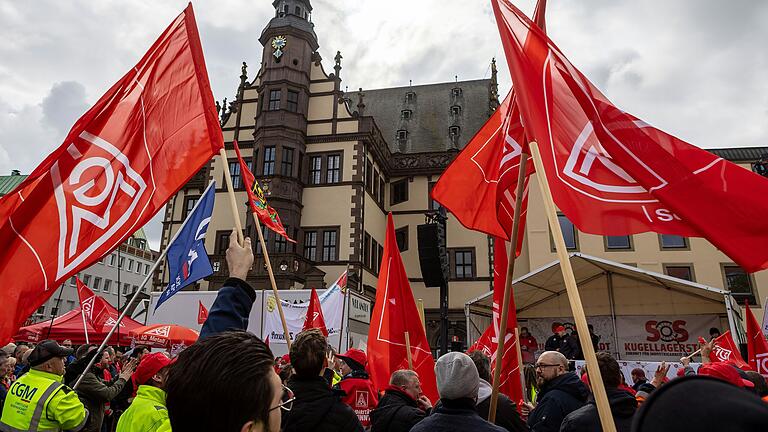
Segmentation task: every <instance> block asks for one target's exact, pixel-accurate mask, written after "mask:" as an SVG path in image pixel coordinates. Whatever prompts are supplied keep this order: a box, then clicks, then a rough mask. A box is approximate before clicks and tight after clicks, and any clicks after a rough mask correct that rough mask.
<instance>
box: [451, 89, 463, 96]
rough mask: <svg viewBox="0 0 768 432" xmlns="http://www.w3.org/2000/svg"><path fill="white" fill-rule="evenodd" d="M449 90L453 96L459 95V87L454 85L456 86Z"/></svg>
mask: <svg viewBox="0 0 768 432" xmlns="http://www.w3.org/2000/svg"><path fill="white" fill-rule="evenodd" d="M451 92H452V94H453V97H459V96H461V89H460V88H458V87H456V88H454V89H453V90H451Z"/></svg>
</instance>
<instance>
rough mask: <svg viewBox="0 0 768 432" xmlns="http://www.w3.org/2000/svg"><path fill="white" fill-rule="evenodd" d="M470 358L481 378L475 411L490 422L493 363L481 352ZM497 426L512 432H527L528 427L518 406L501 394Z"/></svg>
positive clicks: (476, 352)
mask: <svg viewBox="0 0 768 432" xmlns="http://www.w3.org/2000/svg"><path fill="white" fill-rule="evenodd" d="M469 357H470V358H471V359H472V361H473V362H474V363H475V367H477V373H478V375H479V376H480V387H479V389H478V392H477V404H476V405H475V410H476V411H477V413H478V414H479V415H480V417H482V418H483V419H485V420H488V411H489V410H490V408H491V391H492V387H491V384H490V381H491V361H490V359H488V357H487V356H486V355H485V354H483V353H482V352H480V351H472V353H470V354H469ZM496 424H497V425H498V426H501V427H503V428H504V429H506V430H508V431H510V432H525V431H527V430H528V426H526V425H525V422H524V421H523V419H521V418H520V414H518V412H517V404H515V402H514V401H512V400H511V399H509V397H507V395H505V394H503V393H499V399H498V403H497V405H496Z"/></svg>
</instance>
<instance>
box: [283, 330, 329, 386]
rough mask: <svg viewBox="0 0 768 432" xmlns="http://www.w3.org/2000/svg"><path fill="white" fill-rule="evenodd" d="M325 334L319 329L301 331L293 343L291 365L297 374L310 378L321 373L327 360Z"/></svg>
mask: <svg viewBox="0 0 768 432" xmlns="http://www.w3.org/2000/svg"><path fill="white" fill-rule="evenodd" d="M326 345H327V343H326V341H325V336H323V334H322V333H321V332H320V330H319V329H309V330H306V331H303V332H301V333H299V335H298V336H296V340H294V341H293V343H292V344H291V366H293V370H294V371H295V372H296V375H297V376H299V377H302V378H309V377H313V376H318V375H320V371H321V370H323V364H324V361H325V348H326Z"/></svg>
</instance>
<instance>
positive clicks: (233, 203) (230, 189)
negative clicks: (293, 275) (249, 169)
mask: <svg viewBox="0 0 768 432" xmlns="http://www.w3.org/2000/svg"><path fill="white" fill-rule="evenodd" d="M219 156H221V166H222V169H223V170H224V182H225V183H226V184H227V194H228V195H229V205H230V206H231V209H232V217H234V218H235V227H236V228H237V244H239V245H240V246H242V245H243V224H242V223H240V213H238V212H237V198H235V188H234V186H233V185H232V175H231V174H230V173H229V164H228V163H227V151H226V150H224V147H222V148H221V150H220V151H219ZM169 244H170V243H169Z"/></svg>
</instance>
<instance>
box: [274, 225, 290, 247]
mask: <svg viewBox="0 0 768 432" xmlns="http://www.w3.org/2000/svg"><path fill="white" fill-rule="evenodd" d="M285 232H286V233H289V232H291V231H290V229H289V228H288V227H287V226H286V227H285ZM287 248H288V241H287V240H286V239H285V237H283V236H281V235H280V234H277V233H276V234H275V252H277V253H285V252H286V250H287Z"/></svg>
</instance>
